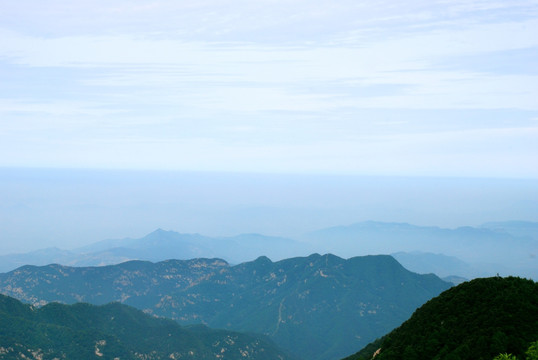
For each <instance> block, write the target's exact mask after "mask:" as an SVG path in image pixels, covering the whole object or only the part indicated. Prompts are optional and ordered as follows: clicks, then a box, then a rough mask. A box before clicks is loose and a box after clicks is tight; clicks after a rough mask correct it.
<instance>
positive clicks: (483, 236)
mask: <svg viewBox="0 0 538 360" xmlns="http://www.w3.org/2000/svg"><path fill="white" fill-rule="evenodd" d="M533 224H534V223H533ZM513 228H514V226H512V227H511V228H510V229H513ZM527 229H528V227H527ZM519 235H521V233H517V234H516V235H513V234H511V233H509V232H508V231H499V230H496V229H490V228H487V227H479V228H477V227H460V228H456V229H443V228H439V227H435V226H428V227H426V226H415V225H411V224H406V223H384V222H375V221H366V222H361V223H355V224H352V225H349V226H336V227H331V228H326V229H322V230H318V231H315V232H312V233H309V234H307V235H306V239H307V240H308V241H309V242H311V243H312V245H313V246H314V248H316V249H317V251H322V252H323V251H331V252H332V253H334V254H336V255H341V256H342V255H345V254H355V255H362V254H391V253H398V252H414V251H421V252H425V253H440V254H444V255H446V256H451V257H456V258H458V259H460V260H462V261H464V262H465V263H467V264H469V265H470V266H471V267H472V268H474V269H478V270H479V273H478V274H476V272H475V271H473V272H470V273H460V274H451V275H460V276H464V277H476V276H477V275H478V276H492V275H496V274H497V273H500V274H507V275H515V274H517V275H519V276H524V277H531V278H534V279H538V258H537V257H536V255H537V254H538V239H535V238H532V237H529V236H519ZM433 270H434V269H431V270H429V271H428V272H434V271H433Z"/></svg>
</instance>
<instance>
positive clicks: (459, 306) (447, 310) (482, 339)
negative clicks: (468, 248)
mask: <svg viewBox="0 0 538 360" xmlns="http://www.w3.org/2000/svg"><path fill="white" fill-rule="evenodd" d="M537 319H538V283H536V282H534V281H532V280H527V279H522V278H516V277H508V278H501V277H492V278H483V279H475V280H472V281H469V282H465V283H462V284H460V285H458V286H456V287H453V288H451V289H449V290H447V291H445V292H443V293H442V294H440V295H439V296H437V297H435V298H433V299H431V300H430V301H428V302H427V303H426V304H424V305H423V306H421V307H420V308H419V309H417V311H416V312H415V313H414V314H413V315H412V316H411V318H410V319H409V320H407V321H406V322H404V323H403V324H402V325H401V326H400V327H398V328H397V329H395V330H393V331H392V332H390V333H389V334H387V335H386V336H384V337H382V338H380V339H378V340H376V341H375V342H373V343H371V344H369V345H368V346H366V347H365V348H364V349H363V350H361V351H360V352H358V353H357V354H355V355H353V356H350V357H348V358H346V360H370V359H372V358H374V355H375V360H387V359H389V360H396V359H401V360H415V359H417V360H418V359H462V360H467V359H468V360H471V359H472V360H491V359H493V358H494V357H495V356H497V355H499V354H501V353H511V354H513V355H516V356H517V357H518V358H519V359H524V358H525V357H524V353H525V351H526V350H527V348H528V347H529V345H530V344H531V343H532V342H535V341H537V340H538V321H537Z"/></svg>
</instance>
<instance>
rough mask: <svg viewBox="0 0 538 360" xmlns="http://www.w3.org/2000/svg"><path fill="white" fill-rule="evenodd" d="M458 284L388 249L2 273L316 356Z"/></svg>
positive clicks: (13, 282) (52, 292)
mask: <svg viewBox="0 0 538 360" xmlns="http://www.w3.org/2000/svg"><path fill="white" fill-rule="evenodd" d="M450 286H451V285H450V284H448V283H446V282H444V281H442V280H440V279H439V278H438V277H437V276H435V275H433V274H430V275H419V274H416V273H412V272H410V271H408V270H406V269H405V268H404V267H402V266H401V265H400V264H399V263H398V262H397V261H396V260H395V259H394V258H393V257H391V256H388V255H378V256H363V257H353V258H350V259H347V260H345V259H342V258H339V257H337V256H334V255H330V254H327V255H323V256H322V255H318V254H313V255H310V256H308V257H297V258H290V259H286V260H281V261H278V262H272V261H271V260H269V258H267V257H260V258H258V259H257V260H255V261H251V262H245V263H241V264H238V265H234V266H231V265H229V264H228V263H227V262H225V261H224V260H221V259H194V260H167V261H163V262H158V263H151V262H147V261H129V262H125V263H122V264H119V265H110V266H101V267H67V266H61V265H48V266H41V267H37V266H23V267H21V268H18V269H16V270H14V271H11V272H9V273H5V274H0V292H1V293H3V294H5V295H9V296H13V297H15V298H17V299H20V300H23V301H25V302H28V303H30V304H33V305H39V306H42V305H46V304H48V303H51V302H62V303H67V304H72V303H75V302H88V303H92V304H97V305H98V304H105V303H109V302H113V301H117V302H121V303H124V304H127V305H130V306H133V307H136V308H138V309H141V310H143V311H144V312H146V313H148V314H152V315H155V316H163V317H168V318H171V319H175V320H178V321H179V322H180V323H182V324H205V325H208V326H210V327H212V328H223V329H228V330H234V331H241V332H249V333H258V334H263V335H266V336H268V337H270V338H271V339H272V340H273V341H274V342H275V343H276V344H277V345H278V346H279V347H281V348H282V349H284V350H286V351H288V352H290V353H291V354H292V355H294V356H296V357H298V358H300V359H309V360H330V359H337V358H341V357H344V356H346V355H347V354H350V353H352V352H353V351H356V349H359V348H361V347H362V346H364V345H366V344H367V343H368V342H370V341H372V340H374V339H375V338H377V337H380V336H382V335H384V334H386V333H387V332H388V331H390V330H392V329H393V328H394V327H396V326H398V325H399V324H400V323H402V322H403V321H405V320H406V319H407V318H408V317H409V316H410V315H411V314H412V313H413V311H414V310H415V309H416V308H417V307H418V306H420V305H422V304H423V303H424V302H426V301H427V300H429V299H430V298H432V297H434V296H436V295H438V294H439V293H441V292H442V291H444V290H446V289H448V288H449V287H450Z"/></svg>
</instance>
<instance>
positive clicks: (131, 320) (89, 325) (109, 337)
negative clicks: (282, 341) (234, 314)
mask: <svg viewBox="0 0 538 360" xmlns="http://www.w3.org/2000/svg"><path fill="white" fill-rule="evenodd" d="M0 324H2V330H1V331H0V358H2V359H21V360H22V359H53V358H55V359H83V360H86V359H124V360H129V359H133V360H135V359H147V360H158V359H163V360H164V359H192V360H194V359H196V360H204V359H207V360H209V359H211V360H213V359H228V360H238V359H255V360H261V359H265V360H273V359H281V360H285V359H292V358H291V357H289V356H288V355H286V354H285V353H284V352H282V351H281V350H279V349H278V348H277V347H276V346H275V345H274V344H272V343H271V342H269V341H267V340H265V339H261V338H260V337H256V336H252V335H244V334H240V333H236V332H231V331H225V330H211V329H209V328H207V327H204V326H193V327H187V328H185V327H181V326H180V325H179V324H177V323H176V322H175V321H173V320H167V319H159V318H155V317H152V316H149V315H147V314H144V313H143V312H142V311H140V310H137V309H134V308H132V307H129V306H126V305H122V304H119V303H111V304H107V305H102V306H94V305H89V304H83V303H78V304H75V305H63V304H58V303H51V304H48V305H46V306H44V307H42V308H38V309H35V308H33V307H31V306H30V305H26V304H23V303H21V302H20V301H18V300H15V299H13V298H10V297H7V296H4V295H0Z"/></svg>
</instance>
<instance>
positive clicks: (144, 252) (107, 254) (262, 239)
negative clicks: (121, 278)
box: [0, 229, 311, 272]
mask: <svg viewBox="0 0 538 360" xmlns="http://www.w3.org/2000/svg"><path fill="white" fill-rule="evenodd" d="M310 253H311V251H310V247H309V246H308V244H305V243H301V242H299V241H295V240H291V239H287V238H282V237H274V236H265V235H260V234H241V235H237V236H232V237H208V236H203V235H200V234H181V233H178V232H175V231H166V230H162V229H157V230H155V231H153V232H152V233H150V234H148V235H146V236H144V237H142V238H139V239H130V238H125V239H111V240H103V241H99V242H97V243H94V244H90V245H88V246H84V247H81V248H78V249H74V250H71V251H65V250H60V249H57V248H50V249H43V250H38V251H34V252H30V253H23V254H10V255H3V256H0V272H7V271H11V270H14V269H16V268H18V267H20V266H22V265H48V264H62V265H68V266H104V265H113V264H119V263H122V262H125V261H129V260H147V261H163V260H168V259H182V260H187V259H193V258H200V257H204V258H213V257H217V256H218V257H220V258H223V259H225V260H227V261H229V262H231V263H233V264H238V263H241V262H245V261H251V260H253V259H256V258H257V257H259V256H262V255H265V256H268V257H270V258H271V259H274V260H281V259H285V258H289V257H292V256H300V255H307V254H310Z"/></svg>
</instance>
